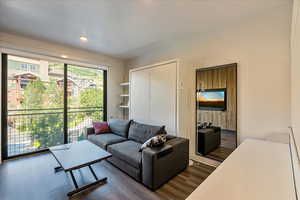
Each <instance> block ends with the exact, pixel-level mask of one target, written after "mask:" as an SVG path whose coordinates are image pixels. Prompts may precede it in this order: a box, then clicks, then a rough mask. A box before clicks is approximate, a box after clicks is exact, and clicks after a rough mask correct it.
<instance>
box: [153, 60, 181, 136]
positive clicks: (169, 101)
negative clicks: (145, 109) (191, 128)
mask: <svg viewBox="0 0 300 200" xmlns="http://www.w3.org/2000/svg"><path fill="white" fill-rule="evenodd" d="M176 65H177V63H175V62H174V63H170V64H165V65H161V66H158V67H154V68H150V95H149V101H150V113H149V123H151V124H153V125H165V126H166V130H167V132H168V134H172V135H176V81H177V80H176Z"/></svg>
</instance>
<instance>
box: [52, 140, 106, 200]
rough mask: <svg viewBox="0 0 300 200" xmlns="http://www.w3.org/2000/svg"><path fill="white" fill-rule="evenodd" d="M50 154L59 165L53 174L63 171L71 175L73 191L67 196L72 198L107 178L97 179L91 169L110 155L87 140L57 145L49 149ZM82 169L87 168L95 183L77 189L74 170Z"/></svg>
mask: <svg viewBox="0 0 300 200" xmlns="http://www.w3.org/2000/svg"><path fill="white" fill-rule="evenodd" d="M49 149H50V152H51V153H52V155H53V156H54V158H55V159H56V161H57V162H58V163H59V165H60V166H59V167H56V168H55V172H58V171H61V170H64V171H65V173H67V172H69V173H70V174H71V178H72V181H73V183H74V186H75V190H73V191H71V192H69V193H68V196H72V195H74V194H76V193H79V192H81V191H83V190H85V189H87V188H89V187H91V186H93V185H96V184H98V183H102V182H106V181H107V177H105V178H101V179H99V178H98V177H97V175H96V173H95V172H94V170H93V168H92V166H91V165H92V164H95V163H97V162H100V161H102V160H105V159H107V158H109V157H111V156H112V155H111V154H110V153H108V152H106V151H104V150H103V149H101V148H100V147H98V146H96V145H95V144H93V143H91V142H89V141H88V140H83V141H79V142H75V143H70V144H65V145H59V146H55V147H51V148H49ZM83 167H88V168H89V169H90V171H91V173H92V174H93V176H94V178H95V179H96V181H95V182H92V183H90V184H87V185H84V186H82V187H79V186H78V184H77V182H76V179H75V176H74V174H73V171H74V170H78V169H80V168H83Z"/></svg>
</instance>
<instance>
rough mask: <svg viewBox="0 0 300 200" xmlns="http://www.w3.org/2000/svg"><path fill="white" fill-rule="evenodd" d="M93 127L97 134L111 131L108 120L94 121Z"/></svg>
mask: <svg viewBox="0 0 300 200" xmlns="http://www.w3.org/2000/svg"><path fill="white" fill-rule="evenodd" d="M93 127H94V129H95V134H96V135H97V134H101V133H109V132H111V130H110V128H109V126H108V123H107V122H93Z"/></svg>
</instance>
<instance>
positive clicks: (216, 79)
mask: <svg viewBox="0 0 300 200" xmlns="http://www.w3.org/2000/svg"><path fill="white" fill-rule="evenodd" d="M196 73H197V75H196V78H197V79H196V81H197V85H196V89H197V90H198V89H218V88H227V109H226V111H212V110H197V122H203V121H209V122H212V123H213V125H215V126H220V127H222V129H226V130H233V131H236V130H237V64H236V63H234V64H229V65H224V66H219V67H213V68H211V69H209V68H207V69H199V70H197V72H196Z"/></svg>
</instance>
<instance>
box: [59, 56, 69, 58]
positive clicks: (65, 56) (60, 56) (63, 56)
mask: <svg viewBox="0 0 300 200" xmlns="http://www.w3.org/2000/svg"><path fill="white" fill-rule="evenodd" d="M60 57H62V58H68V56H67V55H61V56H60Z"/></svg>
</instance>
